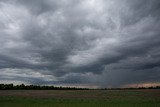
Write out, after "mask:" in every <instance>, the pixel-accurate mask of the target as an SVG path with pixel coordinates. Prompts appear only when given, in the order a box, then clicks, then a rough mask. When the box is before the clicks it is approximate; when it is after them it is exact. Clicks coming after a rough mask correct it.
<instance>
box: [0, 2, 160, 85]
mask: <svg viewBox="0 0 160 107" xmlns="http://www.w3.org/2000/svg"><path fill="white" fill-rule="evenodd" d="M159 19H160V1H158V0H141V1H139V0H134V1H133V0H121V1H119V0H112V1H111V0H68V1H66V0H0V82H1V83H4V82H7V81H9V82H10V81H11V82H15V83H19V82H21V83H27V84H53V85H76V86H96V87H121V86H126V85H128V84H138V83H140V84H142V83H148V82H151V83H159V82H160V29H159V28H160V20H159Z"/></svg>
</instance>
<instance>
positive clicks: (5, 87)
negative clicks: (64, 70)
mask: <svg viewBox="0 0 160 107" xmlns="http://www.w3.org/2000/svg"><path fill="white" fill-rule="evenodd" d="M0 90H88V88H77V87H62V86H59V87H58V86H56V87H55V86H40V85H24V84H20V85H13V84H0Z"/></svg>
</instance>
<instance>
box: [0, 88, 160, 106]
mask: <svg viewBox="0 0 160 107" xmlns="http://www.w3.org/2000/svg"><path fill="white" fill-rule="evenodd" d="M0 107H160V90H158V89H157V90H148V89H146V90H1V91H0Z"/></svg>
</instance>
